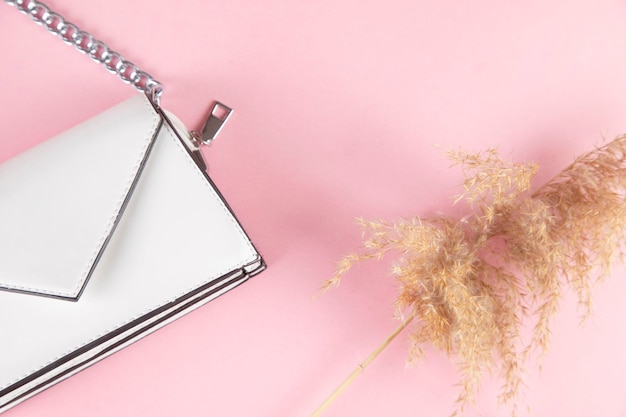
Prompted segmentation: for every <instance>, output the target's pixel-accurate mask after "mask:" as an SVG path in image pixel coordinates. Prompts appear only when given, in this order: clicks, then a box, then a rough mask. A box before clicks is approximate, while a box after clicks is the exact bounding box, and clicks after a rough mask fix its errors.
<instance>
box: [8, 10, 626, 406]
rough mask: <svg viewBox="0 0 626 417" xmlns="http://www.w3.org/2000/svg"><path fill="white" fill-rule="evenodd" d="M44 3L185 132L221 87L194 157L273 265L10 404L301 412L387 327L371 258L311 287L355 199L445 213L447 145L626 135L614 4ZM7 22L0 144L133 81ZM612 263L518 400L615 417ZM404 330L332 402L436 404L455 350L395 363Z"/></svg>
mask: <svg viewBox="0 0 626 417" xmlns="http://www.w3.org/2000/svg"><path fill="white" fill-rule="evenodd" d="M48 3H49V5H50V6H52V7H53V8H54V9H56V10H57V11H58V12H60V13H62V14H64V15H66V16H67V17H68V19H70V20H71V21H73V22H75V23H77V24H79V25H81V26H83V27H84V28H86V29H88V30H90V31H91V32H93V33H94V34H96V35H97V36H99V37H101V38H102V39H103V40H104V41H105V42H107V43H108V44H109V45H111V46H113V47H114V49H116V50H118V51H119V52H121V53H122V54H124V55H126V56H127V57H129V58H130V59H131V60H132V61H134V62H136V63H138V64H140V65H141V66H142V67H143V68H144V69H146V70H147V71H149V72H151V73H152V74H153V75H155V76H156V77H157V78H158V79H159V80H160V81H162V82H163V83H164V84H165V85H166V89H167V90H166V93H165V95H164V98H163V104H164V106H165V107H166V108H168V109H170V110H171V111H173V112H174V113H176V114H177V115H178V116H179V117H180V118H181V119H182V120H183V121H184V122H186V123H187V124H188V125H189V126H190V127H197V125H198V124H200V123H201V120H202V118H203V116H204V115H205V114H206V111H207V108H208V106H209V104H210V103H211V102H212V100H214V99H219V100H221V101H223V102H224V103H227V104H228V105H231V106H232V107H234V108H235V109H236V113H235V114H234V116H233V118H232V119H231V120H232V121H231V122H230V123H229V124H228V126H227V127H226V128H225V130H224V132H223V134H222V136H221V137H220V139H219V141H218V142H216V143H215V145H214V146H213V147H212V148H211V149H210V150H209V152H208V155H207V156H208V158H209V162H210V166H211V175H212V177H213V178H214V180H215V181H216V182H217V184H218V185H219V187H220V189H221V190H222V191H223V193H224V195H225V196H226V198H227V199H228V201H229V202H230V203H231V205H232V206H233V208H234V209H235V211H236V212H237V214H238V216H239V217H240V220H241V221H242V223H243V224H244V226H245V227H246V229H247V230H248V232H249V234H250V235H251V237H252V238H253V240H254V242H255V243H256V244H257V246H258V247H259V249H260V250H261V251H262V253H263V254H264V256H265V258H266V259H267V261H268V263H269V269H268V270H267V271H266V272H264V273H263V274H262V275H260V276H258V277H256V278H255V279H253V280H252V281H250V282H249V283H247V284H246V285H244V286H242V287H240V288H239V289H237V290H235V291H234V292H232V293H229V294H228V295H227V296H224V297H222V298H220V299H219V300H216V301H214V302H212V303H210V304H209V305H207V306H206V307H204V308H202V309H200V310H198V311H196V312H194V313H193V314H191V315H189V316H186V317H185V318H183V319H181V320H179V321H177V322H176V323H174V324H173V325H170V326H168V327H166V328H165V329H163V330H161V331H159V332H157V333H156V334H154V335H151V336H149V337H148V338H146V339H144V340H142V341H140V342H138V343H136V344H135V345H133V346H132V347H130V348H128V349H125V350H124V351H122V352H120V353H118V354H116V355H114V356H113V357H111V358H109V359H106V360H104V361H103V362H100V363H98V364H97V365H95V366H93V367H91V368H89V369H88V370H86V371H84V372H82V373H80V374H79V375H77V376H74V377H72V378H71V379H69V380H67V381H65V382H63V383H61V384H58V385H57V386H55V387H53V388H51V389H49V390H47V391H46V392H44V393H42V394H40V395H38V396H37V397H35V398H33V399H31V400H29V401H27V402H26V403H24V404H23V405H20V406H18V407H16V408H15V409H13V410H11V411H10V412H8V413H7V414H6V415H7V416H10V417H25V416H34V415H46V416H64V417H68V416H92V417H94V416H110V415H116V416H143V415H145V416H172V415H180V416H205V415H213V416H267V417H269V416H307V415H308V414H309V413H310V412H311V411H312V410H313V409H314V408H315V407H316V406H317V404H319V403H320V402H321V401H322V400H323V398H324V397H325V396H326V395H327V394H328V393H329V392H330V391H331V390H332V389H333V388H334V387H335V386H336V385H337V384H338V383H339V382H340V381H341V380H342V379H343V377H344V376H345V375H346V374H348V373H349V372H350V371H351V370H352V369H353V368H354V366H355V365H356V364H357V363H359V362H360V361H362V360H363V359H364V358H365V357H366V356H367V355H368V354H369V352H370V351H371V350H372V349H373V348H374V347H375V346H377V345H378V344H379V343H380V342H381V341H382V340H383V339H384V338H385V337H386V336H387V335H388V334H389V333H390V332H391V331H392V330H393V329H394V328H395V327H396V326H397V324H398V323H397V321H395V320H394V319H393V317H392V312H393V307H392V303H393V300H394V297H395V289H394V283H393V281H392V279H390V278H389V277H388V275H387V265H382V264H381V265H378V264H375V263H373V264H369V265H364V266H362V267H359V268H358V269H356V270H355V271H354V273H353V274H351V275H350V276H349V277H348V278H347V279H346V281H345V282H344V283H343V285H342V286H341V287H340V288H338V289H336V290H333V291H331V292H330V293H328V294H327V295H325V296H324V297H322V298H321V299H319V300H313V299H312V295H313V294H315V293H316V290H317V289H318V287H319V286H320V283H321V282H322V280H324V279H326V278H328V277H329V276H330V275H331V274H332V272H333V264H334V262H335V261H337V260H338V259H339V258H340V257H341V256H342V255H343V254H344V253H346V252H348V251H351V250H353V249H355V248H356V247H357V246H358V244H359V238H360V231H359V229H358V228H357V227H356V226H355V225H354V222H353V219H354V218H355V217H357V216H364V217H366V218H373V217H382V218H388V219H393V218H397V217H401V216H411V215H414V214H421V215H428V214H429V213H432V212H433V211H436V210H449V208H450V205H451V203H452V199H451V198H450V197H451V196H453V195H454V194H456V193H457V191H458V189H457V188H456V186H457V184H458V183H459V181H460V180H461V172H460V171H459V170H457V169H449V168H448V166H449V162H448V161H447V160H446V159H445V157H444V156H443V154H444V150H446V149H457V148H458V147H462V148H465V149H468V150H473V151H475V150H481V149H485V148H487V147H498V148H499V149H500V151H501V152H502V153H503V154H504V155H506V156H509V157H510V158H512V159H514V160H516V161H537V162H539V163H540V164H541V171H540V173H539V179H538V183H540V182H541V181H544V180H546V179H548V178H549V177H550V176H551V175H553V174H554V173H556V172H557V171H559V170H560V169H561V168H563V167H564V166H565V165H567V164H568V163H569V162H570V161H571V160H572V159H573V158H574V156H575V155H577V154H579V153H581V152H583V151H585V150H589V149H591V148H593V146H595V145H598V144H600V143H601V141H602V137H607V138H612V137H614V136H615V135H618V134H620V133H624V132H626V25H624V19H625V17H626V3H624V2H623V1H610V0H599V1H595V2H573V1H570V0H568V1H566V0H549V1H535V0H531V1H525V2H511V1H507V2H493V1H480V0H474V1H459V0H457V1H452V0H443V1H437V2H434V1H425V0H411V1H393V2H389V1H387V2H383V1H370V0H366V1H363V0H361V1H329V0H318V1H308V2H303V1H287V0H266V1H262V2H261V1H252V0H236V1H228V2H227V1H221V2H218V1H199V0H196V1H193V0H178V1H176V2H155V1H149V0H135V1H132V2H129V1H124V0H108V1H106V2H99V1H98V2H96V1H77V0H49V1H48ZM0 34H1V36H2V38H1V40H0V57H1V61H0V62H1V65H0V79H1V80H2V90H0V91H1V92H0V99H1V101H0V103H1V104H0V106H1V111H0V122H1V123H0V124H1V126H2V140H1V141H0V160H4V159H6V158H8V157H10V156H11V155H13V154H15V153H17V152H19V151H21V150H24V149H26V148H28V147H30V146H32V145H34V144H36V143H38V142H41V141H43V140H45V139H46V138H48V137H50V136H52V135H53V134H55V133H58V132H61V131H63V130H64V129H66V128H68V127H70V126H71V125H73V124H75V123H78V122H80V121H81V120H84V119H85V118H87V117H88V116H91V115H93V114H96V113H98V112H99V111H101V110H103V109H105V108H107V107H109V106H111V105H113V104H115V103H117V102H119V101H121V100H123V99H124V98H126V97H129V96H131V95H132V94H134V93H133V91H132V90H131V89H130V88H129V87H126V86H124V85H123V84H121V83H120V82H119V81H118V80H117V79H115V78H114V77H113V76H111V75H109V74H108V73H106V72H105V71H104V70H103V69H101V68H99V67H98V66H97V65H95V64H94V63H92V62H91V61H90V60H89V59H87V58H86V57H84V56H80V55H79V54H78V53H76V52H75V51H74V50H72V49H71V48H69V47H67V46H65V45H63V44H62V43H61V42H60V41H59V40H58V39H55V38H54V37H52V36H50V35H49V34H47V33H46V31H45V30H43V29H42V28H38V27H36V26H35V25H34V24H32V23H31V22H30V20H29V19H28V18H27V17H26V16H23V15H20V14H19V13H17V12H16V11H15V10H13V9H12V8H10V7H8V6H6V5H4V4H2V5H0ZM436 145H438V146H440V148H438V147H437V146H436ZM625 276H626V274H625V272H624V269H623V268H617V269H615V273H614V275H613V276H612V277H611V279H610V280H608V281H606V282H605V283H603V284H602V285H600V286H598V287H597V288H596V290H595V314H594V317H593V319H592V320H590V321H589V322H588V323H587V324H586V325H585V326H583V327H580V326H579V325H578V312H577V310H576V304H575V301H574V300H573V298H572V297H571V294H568V295H567V298H566V300H565V301H564V302H563V306H562V310H561V312H560V313H559V315H558V317H557V319H556V320H555V322H554V326H553V334H554V337H553V340H552V348H551V351H550V353H549V354H548V356H547V357H546V359H545V361H544V365H543V371H542V372H539V371H538V370H537V369H536V368H532V369H531V370H530V373H529V375H528V377H527V390H526V394H525V404H527V405H528V406H529V407H530V410H531V412H530V413H527V412H526V409H525V408H523V412H522V415H532V416H553V415H559V416H571V417H575V416H576V417H578V416H580V417H588V416H603V417H613V416H626V398H625V397H624V387H626V354H624V349H625V345H626V338H625V336H624V332H625V330H626V324H625V321H624V316H625V314H626V303H624V294H625V293H626V282H625V280H624V278H625ZM6 319H8V318H3V320H6ZM0 334H1V333H0ZM0 337H1V336H0ZM408 346H409V345H408V341H407V339H406V337H405V335H403V336H401V337H400V338H399V339H398V340H396V341H395V342H394V343H393V344H392V345H391V346H390V347H389V349H388V350H387V351H385V352H384V353H383V355H381V357H380V358H379V359H378V360H377V361H376V362H374V364H373V365H372V366H371V367H370V368H368V370H367V371H366V372H365V374H364V375H363V376H362V377H361V378H360V379H359V380H358V381H357V382H356V383H354V384H353V385H352V386H351V387H350V388H349V389H348V390H347V391H346V392H345V394H344V395H343V396H342V397H341V398H340V399H339V400H338V401H337V402H336V403H335V404H334V405H333V406H332V407H331V408H330V409H329V410H328V412H327V414H325V415H328V416H357V415H358V416H398V417H400V416H418V415H419V416H441V417H444V416H447V415H448V414H449V413H450V412H451V411H452V402H453V399H454V398H455V395H456V393H457V391H456V389H455V387H454V386H453V385H454V384H455V383H456V381H457V377H456V374H455V372H454V368H453V366H452V362H451V361H450V360H449V359H447V358H446V357H445V356H443V355H441V354H439V353H437V352H433V351H429V352H428V358H427V360H426V362H425V363H424V364H423V365H422V366H421V367H420V368H408V369H407V368H406V367H405V359H406V355H407V352H408ZM497 392H498V383H497V381H495V380H491V379H489V378H487V380H486V383H485V385H484V389H483V391H482V393H481V395H480V396H479V400H478V402H477V407H476V409H474V410H471V411H470V412H468V414H467V415H469V416H474V415H475V416H479V415H480V416H504V415H507V412H506V409H500V410H498V406H497V403H496V401H495V395H496V394H497Z"/></svg>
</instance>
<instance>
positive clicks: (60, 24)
mask: <svg viewBox="0 0 626 417" xmlns="http://www.w3.org/2000/svg"><path fill="white" fill-rule="evenodd" d="M4 1H5V2H6V3H8V4H9V5H11V6H15V8H16V9H17V10H19V11H20V12H22V13H24V14H27V15H28V16H30V17H31V18H32V19H33V20H34V21H35V23H37V24H39V25H42V26H43V27H45V28H46V29H48V31H50V33H52V34H53V35H56V36H59V38H60V39H61V40H62V41H63V42H65V43H67V44H69V45H73V46H74V47H75V48H76V49H77V50H78V51H80V52H82V53H84V54H87V55H89V57H90V58H91V59H93V60H94V61H96V62H98V63H99V64H102V65H103V66H104V68H106V69H107V70H108V71H109V72H110V73H112V74H116V75H117V76H118V77H119V78H120V79H121V80H122V81H123V82H125V83H126V84H131V85H132V86H133V87H135V88H136V89H137V90H139V91H141V92H143V93H146V94H147V95H148V96H149V97H150V98H151V99H152V100H153V101H154V102H155V103H157V104H158V102H159V98H160V96H161V93H162V92H163V86H162V85H161V83H160V82H158V81H157V80H155V79H154V78H153V77H152V76H151V75H150V74H148V73H147V72H145V71H141V70H140V69H139V67H137V65H135V64H133V63H132V62H130V61H128V60H127V59H125V58H124V57H123V56H122V55H120V54H119V53H117V52H115V51H113V50H112V49H111V48H109V47H108V46H107V45H106V44H105V43H104V42H102V41H100V40H98V39H96V37H95V36H93V35H92V34H91V33H89V32H85V31H83V30H81V29H80V28H78V26H76V25H75V24H73V23H71V22H69V21H67V20H65V18H63V16H61V15H60V14H58V13H55V12H53V11H52V10H50V8H49V7H48V6H46V5H45V4H44V3H42V2H40V1H37V0H4Z"/></svg>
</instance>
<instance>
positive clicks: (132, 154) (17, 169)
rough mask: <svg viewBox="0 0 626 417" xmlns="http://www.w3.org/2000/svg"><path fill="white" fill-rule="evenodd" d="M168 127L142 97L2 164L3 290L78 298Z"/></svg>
mask: <svg viewBox="0 0 626 417" xmlns="http://www.w3.org/2000/svg"><path fill="white" fill-rule="evenodd" d="M160 123H161V118H160V116H159V115H158V114H157V112H156V111H155V109H154V108H153V106H152V105H151V104H150V102H149V101H148V100H147V99H146V98H145V97H144V96H140V95H138V96H136V97H134V98H132V99H130V100H127V101H125V102H123V103H121V104H119V105H117V106H115V107H113V108H111V109H109V110H107V111H106V112H103V113H100V114H99V115H97V116H96V117H94V118H92V119H90V120H88V121H86V122H84V123H82V124H80V125H78V126H76V127H74V128H72V129H70V130H68V131H66V132H64V133H62V134H60V135H58V136H56V137H54V138H52V139H50V140H48V141H46V142H44V143H42V144H41V145H39V146H36V147H34V148H32V149H30V150H28V151H26V152H24V153H22V154H20V155H18V156H17V157H15V158H12V159H10V160H9V161H6V162H4V163H2V164H0V233H2V234H3V235H4V237H9V238H4V239H0V288H1V289H5V290H13V291H19V292H27V293H33V294H39V295H46V296H51V297H58V298H64V299H70V300H76V299H78V297H79V296H80V294H81V293H82V290H83V288H84V287H85V285H86V283H87V281H88V280H89V277H90V276H91V273H92V272H93V271H94V268H95V266H96V264H97V262H98V260H99V258H100V256H101V255H102V253H103V251H104V250H105V248H106V245H107V243H108V241H109V239H110V238H111V235H112V233H113V232H114V230H115V227H116V225H117V223H118V221H119V219H120V217H121V215H122V213H123V210H124V207H125V205H126V203H127V202H128V200H129V198H130V196H131V194H132V190H133V188H134V185H135V184H136V182H137V179H138V176H139V175H140V174H141V170H142V168H143V166H144V164H145V161H146V158H147V156H148V155H149V152H150V149H151V146H152V144H153V142H154V139H155V137H156V133H157V130H158V128H159V125H160Z"/></svg>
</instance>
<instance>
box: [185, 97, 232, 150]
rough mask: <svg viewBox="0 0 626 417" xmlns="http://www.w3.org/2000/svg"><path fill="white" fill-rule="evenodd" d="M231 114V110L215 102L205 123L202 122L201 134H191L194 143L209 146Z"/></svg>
mask: <svg viewBox="0 0 626 417" xmlns="http://www.w3.org/2000/svg"><path fill="white" fill-rule="evenodd" d="M232 112H233V109H231V108H230V107H228V106H226V105H224V104H222V103H220V102H219V101H216V102H215V104H214V105H213V107H212V108H211V114H209V117H208V118H207V119H206V122H204V126H202V130H201V132H202V133H200V134H198V132H191V133H192V137H193V139H194V140H195V141H196V142H199V143H203V144H205V145H210V144H211V142H213V140H214V139H215V138H216V137H217V135H219V133H220V131H221V130H222V127H223V126H224V125H225V124H226V122H227V121H228V118H229V117H230V115H231V114H232ZM199 143H198V145H199Z"/></svg>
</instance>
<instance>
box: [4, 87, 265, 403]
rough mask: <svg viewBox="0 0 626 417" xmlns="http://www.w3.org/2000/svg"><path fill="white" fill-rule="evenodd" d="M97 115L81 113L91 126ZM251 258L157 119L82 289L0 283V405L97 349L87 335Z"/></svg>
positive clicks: (35, 257)
mask: <svg viewBox="0 0 626 417" xmlns="http://www.w3.org/2000/svg"><path fill="white" fill-rule="evenodd" d="M144 101H145V98H144V97H143V96H138V97H135V98H133V99H131V100H130V102H129V103H122V104H121V105H119V106H117V107H115V108H114V109H113V110H111V112H113V113H114V114H115V113H117V112H120V115H119V117H120V118H119V119H116V118H113V119H110V120H117V121H116V123H124V122H123V121H122V119H123V118H124V114H125V115H127V117H129V118H132V117H135V116H134V115H133V114H132V112H128V113H127V111H128V108H129V106H130V108H135V107H143V106H144V104H145V103H144ZM151 111H152V112H153V114H154V110H151ZM121 113H124V114H121ZM101 117H107V118H108V117H110V114H109V115H106V114H105V115H104V116H103V115H101V116H98V118H101ZM99 123H100V122H97V123H94V122H89V124H88V126H91V127H89V129H91V128H93V127H94V126H100V124H99ZM112 128H113V126H108V127H107V130H108V131H111V129H112ZM72 134H73V133H72ZM133 134H134V133H133ZM55 140H56V139H55ZM103 140H108V139H103ZM128 140H129V141H130V140H132V139H130V138H129V139H128ZM122 142H123V141H122ZM67 146H74V145H67ZM120 146H123V145H120ZM68 152H69V151H68ZM61 154H63V153H61ZM59 163H62V162H59ZM115 168H116V167H115V166H109V165H107V166H106V167H105V168H103V169H102V172H101V174H102V175H103V176H104V177H106V176H107V175H108V174H107V173H108V172H109V171H111V170H114V169H115ZM59 232H60V233H61V234H62V232H63V230H60V231H59ZM4 239H5V236H4V234H3V235H2V236H1V237H0V240H4ZM3 245H6V243H4V242H3ZM59 252H63V251H59ZM59 252H57V253H59ZM30 255H31V258H30V262H32V263H35V264H38V263H39V259H40V256H43V259H44V262H48V259H47V257H48V255H49V254H38V253H31V254H30ZM64 255H65V254H59V256H64ZM258 257H259V255H258V253H257V251H256V250H255V248H254V247H253V246H252V244H251V243H250V241H249V239H248V238H247V236H246V235H245V233H244V232H243V230H242V229H241V227H240V226H239V224H238V223H237V221H236V220H235V218H234V217H233V216H232V214H231V213H230V211H229V210H228V208H227V207H226V206H225V204H224V202H223V201H222V200H221V198H220V197H219V195H218V193H217V191H216V190H215V189H214V188H213V187H212V186H211V184H210V183H209V181H208V180H207V178H206V177H205V174H204V173H203V172H201V171H200V170H199V169H198V167H197V166H196V164H195V163H194V162H193V160H192V159H191V157H190V156H189V154H188V152H187V151H186V149H185V148H184V147H183V145H182V144H181V142H180V140H179V139H178V138H177V137H176V136H175V135H174V134H173V131H172V130H171V128H170V127H169V126H167V125H163V127H162V128H161V129H160V130H159V132H158V135H157V137H156V141H155V143H154V146H153V148H152V151H151V153H150V156H149V158H148V161H147V163H146V165H145V168H144V170H143V173H142V175H141V176H140V178H139V182H138V183H137V187H136V189H135V191H134V193H133V195H132V198H131V200H130V203H129V205H128V207H127V208H126V211H125V212H124V215H123V216H122V218H121V221H120V223H119V225H118V227H117V229H116V230H115V232H114V234H113V237H112V239H111V241H110V243H109V245H108V246H107V248H106V250H105V251H104V254H103V256H102V258H101V260H100V262H99V263H98V265H97V267H96V269H95V271H94V273H93V275H92V277H91V278H90V281H89V282H88V283H87V286H86V287H85V290H84V292H83V294H82V296H81V298H80V299H79V300H78V301H77V302H70V301H65V300H59V299H55V298H49V297H40V296H34V295H29V294H21V293H15V292H8V291H0V323H1V328H2V335H3V337H2V343H1V344H0V392H2V390H5V394H4V396H2V397H0V409H2V408H3V407H4V408H7V404H8V403H10V402H11V401H12V400H13V399H14V398H15V397H16V395H18V394H19V393H20V390H23V388H16V390H13V392H7V390H8V387H13V386H17V385H19V383H20V381H24V379H25V378H28V377H29V375H32V374H33V373H35V372H37V371H38V370H41V369H43V368H45V367H46V366H48V365H50V364H53V363H55V361H59V360H61V359H63V358H64V357H67V355H69V354H72V352H76V351H78V350H79V349H81V348H86V346H89V349H90V350H91V349H95V348H97V346H92V345H89V344H90V342H93V341H95V340H98V339H99V338H101V337H103V336H105V335H107V334H110V332H112V331H115V330H116V329H120V328H122V327H123V326H124V325H128V324H129V323H131V322H133V320H135V319H137V318H140V317H142V316H144V315H146V314H148V313H150V312H151V311H154V310H156V309H158V308H171V306H170V305H168V303H170V302H172V301H174V300H176V299H177V298H179V297H181V296H183V295H184V294H188V293H190V292H191V291H193V290H194V289H196V288H199V287H201V286H203V285H210V283H211V282H213V281H214V280H216V279H217V278H219V277H221V276H223V275H225V274H226V273H228V272H230V271H234V270H237V269H239V268H242V267H243V266H244V265H246V264H249V263H251V262H253V261H255V260H257V259H258ZM61 263H62V262H61ZM42 271H43V272H45V271H44V270H42ZM133 326H139V327H141V323H139V324H138V323H135V324H133ZM48 371H49V372H54V370H53V369H51V370H48Z"/></svg>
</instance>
